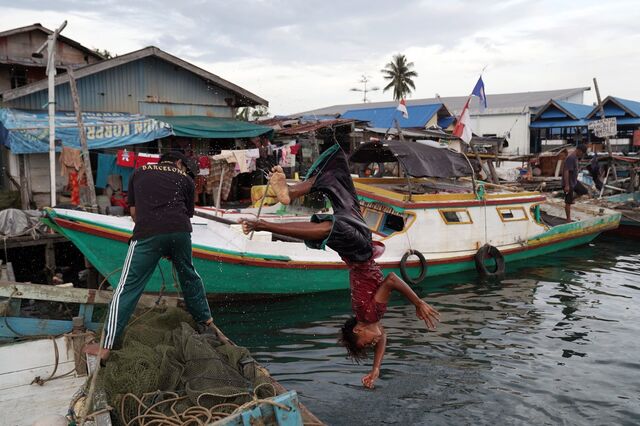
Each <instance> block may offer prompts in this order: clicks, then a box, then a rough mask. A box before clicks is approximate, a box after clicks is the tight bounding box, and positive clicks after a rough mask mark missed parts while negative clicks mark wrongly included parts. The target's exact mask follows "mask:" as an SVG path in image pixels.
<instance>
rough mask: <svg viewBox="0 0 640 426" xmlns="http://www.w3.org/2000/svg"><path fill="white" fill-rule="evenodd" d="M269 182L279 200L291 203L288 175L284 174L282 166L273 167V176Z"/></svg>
mask: <svg viewBox="0 0 640 426" xmlns="http://www.w3.org/2000/svg"><path fill="white" fill-rule="evenodd" d="M269 182H270V185H271V187H272V188H273V192H275V194H276V197H277V198H278V201H279V202H281V203H282V204H287V205H288V204H289V203H291V197H289V187H288V186H287V177H286V176H285V175H284V172H283V171H282V167H280V166H275V167H274V168H273V169H271V178H270V179H269Z"/></svg>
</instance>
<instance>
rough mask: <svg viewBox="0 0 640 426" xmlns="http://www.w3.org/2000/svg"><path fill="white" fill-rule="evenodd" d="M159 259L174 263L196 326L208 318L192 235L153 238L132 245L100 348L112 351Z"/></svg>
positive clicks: (184, 233) (169, 235) (174, 234)
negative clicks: (192, 255)
mask: <svg viewBox="0 0 640 426" xmlns="http://www.w3.org/2000/svg"><path fill="white" fill-rule="evenodd" d="M162 257H169V259H170V260H171V261H172V262H173V264H174V266H175V268H176V272H177V274H178V280H179V281H180V287H181V288H182V293H183V296H184V301H185V304H186V306H187V309H188V310H189V313H190V314H191V316H192V317H193V319H194V320H195V321H196V322H205V321H207V320H208V319H209V318H211V310H210V309H209V303H208V302H207V297H206V293H205V289H204V284H203V282H202V279H201V278H200V275H198V272H196V269H195V268H194V267H193V261H192V259H191V234H190V233H188V232H175V233H171V234H160V235H154V236H152V237H149V238H143V239H140V240H136V241H131V242H130V244H129V251H128V252H127V257H126V258H125V261H124V265H123V267H122V274H121V275H120V282H119V283H118V286H117V287H116V289H115V291H114V293H113V299H112V300H111V303H110V304H109V312H108V315H107V319H106V329H105V339H104V344H103V347H104V348H106V349H112V348H113V346H114V344H115V343H116V342H118V341H119V339H120V336H121V335H122V332H123V330H124V328H125V326H126V325H127V323H128V322H129V318H131V314H133V311H134V310H135V307H136V305H137V304H138V300H139V299H140V296H141V295H142V292H143V291H144V287H145V285H146V284H147V282H148V281H149V279H150V278H151V275H152V274H153V271H154V270H155V269H156V266H157V265H158V262H159V261H160V259H161V258H162Z"/></svg>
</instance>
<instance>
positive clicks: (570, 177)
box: [562, 144, 589, 222]
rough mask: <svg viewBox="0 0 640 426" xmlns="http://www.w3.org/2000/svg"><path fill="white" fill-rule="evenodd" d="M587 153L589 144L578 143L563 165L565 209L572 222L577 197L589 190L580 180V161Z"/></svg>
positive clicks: (569, 220)
mask: <svg viewBox="0 0 640 426" xmlns="http://www.w3.org/2000/svg"><path fill="white" fill-rule="evenodd" d="M586 154H587V146H586V145H584V144H578V146H577V147H576V149H575V150H574V151H573V152H572V153H570V154H569V155H568V156H567V158H565V159H564V163H563V165H562V189H563V191H564V211H565V213H566V215H567V222H571V205H572V204H573V203H574V202H575V200H576V198H578V197H580V196H582V195H587V194H588V193H589V190H588V189H587V188H586V187H585V186H584V185H583V184H582V183H581V182H578V171H579V166H578V161H579V160H580V159H582V158H583V157H584V156H585V155H586Z"/></svg>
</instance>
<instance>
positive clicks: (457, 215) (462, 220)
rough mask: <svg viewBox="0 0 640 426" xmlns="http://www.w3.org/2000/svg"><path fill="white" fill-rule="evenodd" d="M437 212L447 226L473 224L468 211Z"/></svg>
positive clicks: (448, 210)
mask: <svg viewBox="0 0 640 426" xmlns="http://www.w3.org/2000/svg"><path fill="white" fill-rule="evenodd" d="M438 212H439V213H440V217H442V220H444V223H446V224H447V225H466V224H469V223H473V220H472V219H471V215H470V214H469V210H466V209H447V210H438Z"/></svg>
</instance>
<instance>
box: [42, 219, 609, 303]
mask: <svg viewBox="0 0 640 426" xmlns="http://www.w3.org/2000/svg"><path fill="white" fill-rule="evenodd" d="M91 217H95V218H98V219H99V215H92V216H91ZM618 221H619V216H615V215H614V216H602V217H595V218H593V219H590V220H589V221H587V223H582V222H574V223H569V224H565V225H560V226H556V227H553V228H551V229H550V230H548V231H547V232H545V233H543V234H541V235H538V236H536V237H535V238H532V239H530V240H528V241H526V242H523V243H522V244H520V245H519V246H517V247H513V248H511V249H508V250H503V252H502V253H503V255H504V257H505V260H506V263H507V268H508V267H509V266H510V264H511V263H512V262H516V261H521V260H524V259H528V258H531V257H535V256H541V255H545V254H549V253H553V252H556V251H559V250H564V249H568V248H571V247H575V246H578V245H582V244H586V243H588V242H590V241H591V240H593V239H594V238H595V237H596V236H597V235H598V234H599V233H601V232H603V231H605V230H607V229H612V228H615V227H617V225H618ZM49 224H50V225H51V226H52V227H53V228H54V229H55V230H56V231H57V232H59V233H62V234H63V235H65V236H66V237H67V238H68V239H69V240H71V241H72V242H73V243H74V244H75V245H76V246H77V247H78V249H79V250H80V251H81V252H82V253H83V254H84V255H85V256H86V257H87V259H88V260H89V261H90V262H91V263H92V264H93V265H94V266H95V267H96V269H98V271H99V272H100V273H101V274H102V275H103V276H105V277H108V278H107V279H108V281H109V283H110V284H111V285H112V286H113V287H115V286H117V284H118V281H119V278H120V268H121V267H122V263H123V261H124V259H125V257H126V253H127V249H128V240H129V238H130V232H128V231H124V230H122V229H116V228H113V227H110V226H106V225H104V224H100V223H98V222H97V221H96V220H93V221H92V220H79V219H77V218H69V217H65V216H64V214H60V213H54V214H50V219H49ZM193 262H194V266H195V267H196V269H197V271H198V272H199V274H200V275H201V276H202V278H203V281H204V285H205V288H206V291H207V293H208V294H212V295H213V294H298V293H312V292H321V291H330V290H339V289H346V288H348V287H349V277H348V270H347V268H346V266H345V265H344V264H343V263H341V262H300V261H291V260H286V259H281V258H278V256H273V257H271V258H267V257H265V256H262V257H260V256H255V255H252V254H249V253H233V252H229V251H228V250H218V249H216V248H212V247H205V246H200V245H196V244H194V246H193ZM381 266H382V268H383V270H384V272H385V274H387V273H390V272H395V273H396V274H398V275H399V274H400V262H399V259H398V261H397V262H381ZM473 269H475V263H474V257H473V254H468V255H464V256H457V257H448V258H442V259H438V260H433V261H430V262H429V263H428V272H427V278H426V279H425V280H424V281H423V282H422V284H421V285H428V283H429V278H430V277H433V276H438V275H444V274H449V273H455V272H462V271H466V270H473ZM407 271H408V273H409V275H410V276H418V275H419V273H420V264H419V263H418V262H417V261H415V262H408V263H407ZM173 276H174V275H173V274H172V270H171V264H170V263H169V262H168V261H166V260H161V262H160V264H159V267H158V268H157V269H156V271H155V272H154V273H153V275H152V277H151V279H150V281H149V282H148V284H147V286H146V291H149V292H175V291H177V290H178V288H179V285H178V283H174V279H173Z"/></svg>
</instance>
